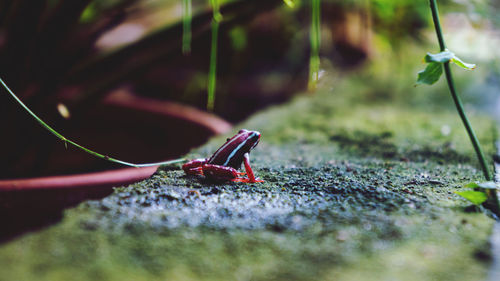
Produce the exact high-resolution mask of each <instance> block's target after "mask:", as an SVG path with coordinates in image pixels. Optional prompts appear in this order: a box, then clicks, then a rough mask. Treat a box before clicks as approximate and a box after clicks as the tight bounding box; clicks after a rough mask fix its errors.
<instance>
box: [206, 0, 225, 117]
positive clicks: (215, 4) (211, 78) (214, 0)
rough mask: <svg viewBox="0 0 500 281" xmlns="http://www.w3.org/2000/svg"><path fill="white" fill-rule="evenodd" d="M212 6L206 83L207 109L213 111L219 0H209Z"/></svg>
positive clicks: (220, 16) (220, 18)
mask: <svg viewBox="0 0 500 281" xmlns="http://www.w3.org/2000/svg"><path fill="white" fill-rule="evenodd" d="M210 5H211V6H212V44H211V47H210V68H209V70H208V85H207V93H208V98H207V110H208V111H213V110H214V106H215V89H216V82H217V39H218V33H219V23H220V21H221V20H222V15H221V14H220V11H219V0H210Z"/></svg>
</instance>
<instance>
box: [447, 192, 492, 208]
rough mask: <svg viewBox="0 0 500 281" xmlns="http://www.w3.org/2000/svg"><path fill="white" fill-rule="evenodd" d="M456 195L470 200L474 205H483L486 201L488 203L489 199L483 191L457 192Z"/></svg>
mask: <svg viewBox="0 0 500 281" xmlns="http://www.w3.org/2000/svg"><path fill="white" fill-rule="evenodd" d="M455 193H456V194H458V195H460V196H462V197H463V198H465V199H467V200H469V201H470V202H471V203H472V204H474V205H481V204H482V203H483V202H484V201H486V199H488V196H487V195H486V193H484V192H482V191H474V190H465V191H456V192H455Z"/></svg>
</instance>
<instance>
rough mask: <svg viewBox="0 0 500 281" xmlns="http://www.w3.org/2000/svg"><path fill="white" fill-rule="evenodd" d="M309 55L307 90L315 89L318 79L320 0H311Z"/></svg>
mask: <svg viewBox="0 0 500 281" xmlns="http://www.w3.org/2000/svg"><path fill="white" fill-rule="evenodd" d="M309 40H310V44H311V57H310V61H309V83H308V88H309V90H314V89H316V84H317V82H318V80H319V64H320V60H319V47H320V45H321V0H312V1H311V31H310V36H309Z"/></svg>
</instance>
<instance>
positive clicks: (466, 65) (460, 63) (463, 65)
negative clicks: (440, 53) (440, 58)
mask: <svg viewBox="0 0 500 281" xmlns="http://www.w3.org/2000/svg"><path fill="white" fill-rule="evenodd" d="M451 62H453V63H454V64H456V65H458V66H460V67H461V68H463V69H467V70H474V69H476V65H475V64H473V63H466V62H464V61H462V60H461V59H460V58H459V57H457V56H453V58H452V59H451Z"/></svg>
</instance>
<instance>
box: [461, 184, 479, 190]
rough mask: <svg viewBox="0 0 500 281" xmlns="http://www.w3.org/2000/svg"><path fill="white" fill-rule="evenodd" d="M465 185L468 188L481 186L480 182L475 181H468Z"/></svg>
mask: <svg viewBox="0 0 500 281" xmlns="http://www.w3.org/2000/svg"><path fill="white" fill-rule="evenodd" d="M464 187H466V188H473V189H474V188H478V187H479V184H477V183H475V182H471V183H468V184H466V185H464Z"/></svg>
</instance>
